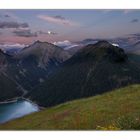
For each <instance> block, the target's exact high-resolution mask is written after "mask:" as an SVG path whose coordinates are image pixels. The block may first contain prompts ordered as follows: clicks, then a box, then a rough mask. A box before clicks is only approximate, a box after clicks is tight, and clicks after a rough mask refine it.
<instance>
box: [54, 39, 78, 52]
mask: <svg viewBox="0 0 140 140" xmlns="http://www.w3.org/2000/svg"><path fill="white" fill-rule="evenodd" d="M53 44H54V45H56V46H59V47H61V48H64V49H65V50H68V49H70V48H73V47H76V46H78V44H75V43H72V42H70V41H69V40H64V41H58V42H54V43H53Z"/></svg>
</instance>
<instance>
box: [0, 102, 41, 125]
mask: <svg viewBox="0 0 140 140" xmlns="http://www.w3.org/2000/svg"><path fill="white" fill-rule="evenodd" d="M37 111H39V107H38V106H37V105H35V104H33V103H31V102H29V101H27V100H18V101H16V102H13V103H5V104H0V123H4V122H7V121H9V120H13V119H15V118H19V117H22V116H25V115H27V114H30V113H33V112H37Z"/></svg>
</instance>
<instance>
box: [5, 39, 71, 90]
mask: <svg viewBox="0 0 140 140" xmlns="http://www.w3.org/2000/svg"><path fill="white" fill-rule="evenodd" d="M69 57H70V55H69V53H68V52H67V51H64V50H63V49H62V48H59V47H57V46H55V45H53V44H50V43H47V42H40V41H37V42H35V43H34V44H32V45H30V46H29V47H26V48H24V49H23V50H22V51H20V52H19V53H18V54H16V55H15V56H14V57H13V59H14V60H15V62H14V63H12V64H10V65H9V70H8V74H9V75H11V76H12V78H13V79H15V80H16V81H17V82H18V83H19V84H20V85H22V87H23V88H24V89H25V91H26V90H31V89H32V88H33V87H34V86H36V85H38V84H40V83H41V82H43V81H44V80H45V79H46V78H47V77H48V75H49V74H50V73H51V72H53V71H54V70H55V69H56V67H57V66H58V65H59V64H61V63H62V62H63V61H65V60H67V59H68V58H69Z"/></svg>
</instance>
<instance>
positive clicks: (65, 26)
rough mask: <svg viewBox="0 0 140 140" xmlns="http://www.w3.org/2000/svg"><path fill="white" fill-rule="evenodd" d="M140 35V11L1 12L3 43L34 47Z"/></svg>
mask: <svg viewBox="0 0 140 140" xmlns="http://www.w3.org/2000/svg"><path fill="white" fill-rule="evenodd" d="M136 33H137V34H138V33H140V10H0V44H6V43H9V44H12V43H13V44H14V43H19V44H31V43H33V42H34V41H36V40H40V41H47V42H51V43H53V42H58V41H64V40H69V41H71V42H75V41H81V40H84V39H87V38H93V39H94V38H115V37H124V36H127V35H129V34H136Z"/></svg>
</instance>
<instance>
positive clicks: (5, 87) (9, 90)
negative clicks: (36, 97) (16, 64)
mask: <svg viewBox="0 0 140 140" xmlns="http://www.w3.org/2000/svg"><path fill="white" fill-rule="evenodd" d="M10 60H12V58H11V57H10V56H9V55H7V54H5V53H4V52H3V51H2V50H0V102H1V101H4V100H7V99H10V98H14V97H17V96H20V95H22V91H21V90H20V87H19V85H18V84H17V83H16V82H15V81H14V80H12V79H11V78H9V77H8V75H7V74H6V70H7V67H8V63H9V61H10Z"/></svg>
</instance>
